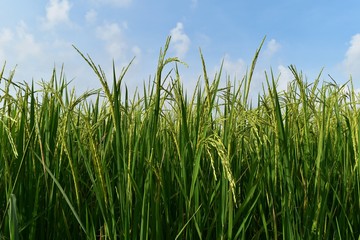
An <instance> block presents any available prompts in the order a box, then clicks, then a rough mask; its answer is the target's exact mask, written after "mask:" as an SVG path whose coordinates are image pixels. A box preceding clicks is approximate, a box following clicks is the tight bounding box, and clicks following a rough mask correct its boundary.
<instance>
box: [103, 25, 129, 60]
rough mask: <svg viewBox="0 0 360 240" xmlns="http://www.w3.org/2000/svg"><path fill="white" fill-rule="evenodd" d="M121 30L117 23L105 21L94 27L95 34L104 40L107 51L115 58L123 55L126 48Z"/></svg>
mask: <svg viewBox="0 0 360 240" xmlns="http://www.w3.org/2000/svg"><path fill="white" fill-rule="evenodd" d="M123 25H124V24H123ZM122 31H123V30H122V28H121V27H120V26H119V25H118V24H117V23H105V24H104V25H102V26H99V27H97V29H96V36H97V37H98V38H99V39H101V40H103V41H104V42H105V44H106V51H107V53H108V54H109V55H110V56H111V57H113V58H115V59H118V58H120V57H124V56H125V55H126V52H127V49H128V46H127V44H126V41H125V39H124V36H123V33H122Z"/></svg>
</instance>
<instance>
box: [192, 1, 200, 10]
mask: <svg viewBox="0 0 360 240" xmlns="http://www.w3.org/2000/svg"><path fill="white" fill-rule="evenodd" d="M198 2H199V1H198V0H191V8H196V7H197V5H198Z"/></svg>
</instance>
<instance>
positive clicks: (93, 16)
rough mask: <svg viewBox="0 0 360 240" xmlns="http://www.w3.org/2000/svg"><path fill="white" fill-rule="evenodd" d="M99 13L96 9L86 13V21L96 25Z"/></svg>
mask: <svg viewBox="0 0 360 240" xmlns="http://www.w3.org/2000/svg"><path fill="white" fill-rule="evenodd" d="M97 15H98V14H97V12H96V11H95V10H94V9H91V10H89V11H87V12H86V14H85V20H86V22H88V23H94V22H96V20H97Z"/></svg>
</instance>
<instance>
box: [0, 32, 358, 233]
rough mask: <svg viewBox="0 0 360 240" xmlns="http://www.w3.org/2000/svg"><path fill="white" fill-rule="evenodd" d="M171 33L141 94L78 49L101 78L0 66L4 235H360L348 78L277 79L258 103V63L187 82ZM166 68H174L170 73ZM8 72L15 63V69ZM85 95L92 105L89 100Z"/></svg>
mask: <svg viewBox="0 0 360 240" xmlns="http://www.w3.org/2000/svg"><path fill="white" fill-rule="evenodd" d="M169 43H170V38H169V39H168V40H167V42H166V44H165V46H164V47H163V48H162V50H161V51H160V54H159V60H158V67H157V69H156V74H155V77H154V78H153V79H152V81H150V82H149V83H147V84H146V83H144V85H143V86H142V87H143V92H144V93H143V94H141V95H140V94H137V93H135V94H134V95H133V96H130V95H129V93H128V90H127V88H126V86H125V84H126V71H127V69H128V68H129V67H131V64H129V66H127V67H126V68H124V69H122V71H121V72H117V71H116V69H115V67H114V68H113V69H114V70H113V75H112V76H105V74H104V72H103V70H102V69H101V67H100V66H98V65H96V64H95V63H94V62H93V60H92V59H91V58H90V57H89V56H87V55H83V54H82V53H81V52H80V51H79V58H83V60H84V64H88V65H89V70H91V71H93V72H94V74H95V75H96V76H97V77H98V79H99V81H100V83H101V85H102V88H101V89H99V90H92V91H88V92H85V93H83V94H82V95H80V96H78V95H76V93H75V91H74V90H73V89H69V87H68V83H67V82H66V81H65V78H64V73H63V71H62V70H61V71H59V72H58V71H57V70H56V69H54V72H53V76H52V78H51V79H50V80H49V81H47V82H45V81H44V82H41V83H39V84H38V86H36V85H35V83H26V82H23V83H18V82H15V81H14V72H11V73H10V74H8V75H7V74H6V72H7V70H6V67H5V65H4V67H3V68H2V70H1V72H0V77H1V84H2V85H3V86H4V87H3V88H2V89H1V92H0V239H359V235H360V228H359V226H360V214H359V213H360V176H359V173H360V166H359V158H360V143H359V138H360V110H359V108H358V104H359V96H358V95H357V94H356V92H355V90H354V87H353V85H352V81H351V80H350V81H349V82H347V83H346V84H344V85H339V84H337V83H336V82H335V81H333V80H330V81H329V82H323V81H322V76H321V74H319V76H318V78H316V79H314V80H313V81H311V83H309V82H307V81H306V80H305V77H304V76H303V74H302V73H301V72H300V71H298V70H297V69H296V68H295V67H294V66H290V67H289V68H290V70H291V71H292V73H293V77H294V80H293V81H292V82H291V83H290V84H289V87H288V90H287V91H281V92H280V91H277V87H276V82H277V76H274V74H273V73H272V72H271V71H269V72H268V73H265V74H264V80H266V84H265V85H264V88H263V93H262V94H260V95H259V97H258V100H257V102H256V103H254V102H253V103H252V104H250V100H249V89H250V84H251V79H252V75H253V72H254V68H255V65H256V61H257V58H258V55H259V52H260V50H261V46H262V44H261V45H260V47H259V49H257V50H256V52H255V56H254V59H253V62H252V65H251V66H250V67H249V70H248V72H247V74H246V75H245V76H244V78H243V79H239V81H233V82H231V81H227V84H226V86H220V80H221V79H224V78H226V79H230V78H227V76H225V75H223V74H222V69H219V71H218V73H217V74H216V75H215V76H209V75H208V74H207V70H206V63H205V59H204V57H203V55H202V54H200V61H202V65H203V74H202V76H201V77H200V78H199V82H198V85H197V87H196V89H195V90H194V91H193V92H191V93H189V92H186V91H185V90H184V87H183V85H182V80H181V79H180V73H179V68H178V66H179V65H180V64H183V63H182V62H180V61H179V60H178V59H177V58H168V57H167V54H166V53H167V50H168V47H169ZM168 67H170V68H171V71H170V72H167V71H165V70H164V69H167V68H168ZM15 74H16V73H15ZM90 98H91V99H92V101H90V100H89V99H90Z"/></svg>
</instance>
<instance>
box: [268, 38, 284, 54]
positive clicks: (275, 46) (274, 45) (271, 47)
mask: <svg viewBox="0 0 360 240" xmlns="http://www.w3.org/2000/svg"><path fill="white" fill-rule="evenodd" d="M280 48H281V44H280V43H278V42H277V41H276V40H275V39H271V40H270V41H269V42H268V44H267V45H266V49H265V51H264V54H265V56H267V57H269V58H270V57H272V56H273V55H274V54H275V53H276V52H278V51H279V49H280Z"/></svg>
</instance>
